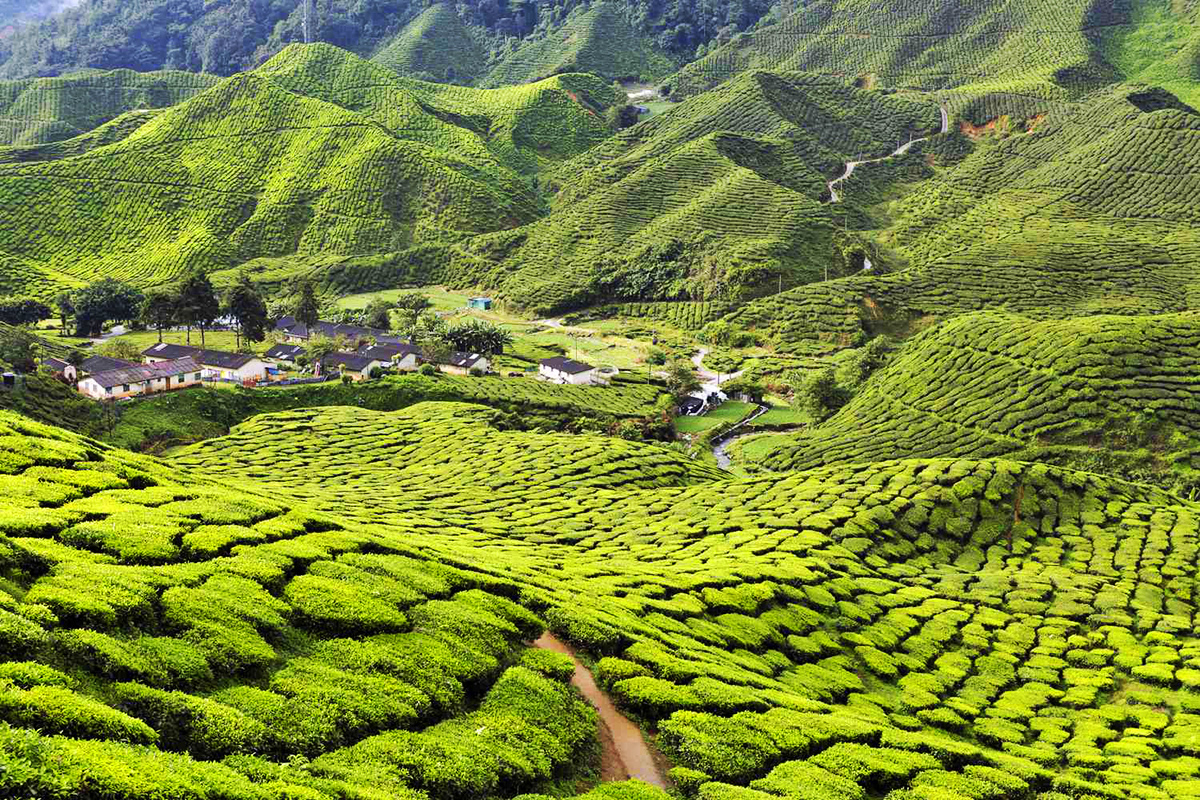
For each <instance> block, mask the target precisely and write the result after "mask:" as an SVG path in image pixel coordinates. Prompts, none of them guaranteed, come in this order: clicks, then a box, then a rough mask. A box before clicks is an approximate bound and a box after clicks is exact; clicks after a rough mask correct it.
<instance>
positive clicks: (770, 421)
mask: <svg viewBox="0 0 1200 800" xmlns="http://www.w3.org/2000/svg"><path fill="white" fill-rule="evenodd" d="M811 421H812V419H811V418H810V417H809V416H808V414H806V413H804V412H803V411H798V410H796V409H794V408H772V409H771V410H770V411H768V412H767V413H765V414H763V415H762V416H761V417H759V418H758V419H756V420H754V421H753V422H751V423H750V427H751V428H759V427H763V428H767V427H777V426H780V425H804V424H806V423H808V422H811Z"/></svg>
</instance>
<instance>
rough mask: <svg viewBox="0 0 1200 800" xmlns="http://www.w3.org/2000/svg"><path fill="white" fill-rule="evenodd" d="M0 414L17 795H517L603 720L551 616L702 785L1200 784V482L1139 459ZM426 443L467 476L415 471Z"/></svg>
mask: <svg viewBox="0 0 1200 800" xmlns="http://www.w3.org/2000/svg"><path fill="white" fill-rule="evenodd" d="M0 425H3V427H4V432H3V436H0V448H2V450H3V453H4V457H3V461H2V462H0V463H2V464H3V465H4V466H3V469H4V470H5V471H6V472H7V473H8V474H7V476H6V477H5V480H4V482H3V490H2V492H3V494H2V496H3V503H2V504H0V530H2V531H3V534H0V545H2V547H0V562H2V564H3V568H4V571H5V572H4V575H5V583H4V584H3V591H4V594H3V597H4V598H7V599H3V600H0V603H2V604H3V607H2V608H0V620H3V622H4V624H3V627H0V631H2V634H0V635H2V639H0V641H3V643H4V644H3V648H4V649H3V653H4V655H3V662H0V696H2V697H3V702H2V703H0V719H2V720H3V721H5V722H7V723H8V724H9V725H12V726H15V727H12V728H0V731H2V732H0V742H2V743H3V748H4V749H3V752H5V753H6V757H8V758H13V757H16V758H20V759H23V760H24V761H23V762H22V763H30V764H32V765H34V769H33V770H32V771H29V770H27V771H25V772H12V771H10V772H7V773H4V774H3V776H2V777H0V781H7V783H3V784H0V785H2V786H3V788H4V790H5V791H6V792H13V791H24V792H27V793H32V792H33V791H35V790H36V789H40V788H41V785H40V784H39V783H38V781H41V780H42V778H43V776H46V775H47V774H52V775H55V776H56V778H57V779H58V780H60V781H61V785H62V786H63V792H64V793H65V795H66V796H82V793H83V792H84V791H87V792H91V793H93V794H102V795H103V796H106V797H113V798H127V797H134V796H145V795H146V794H159V795H162V796H167V795H170V796H172V797H201V796H209V795H210V794H211V792H212V791H214V788H215V787H220V790H221V792H222V794H223V796H225V797H230V798H265V797H268V796H275V795H277V794H278V793H280V792H290V793H291V794H293V795H303V796H305V797H312V798H319V797H345V796H361V797H382V796H389V797H411V798H414V800H415V798H430V799H431V800H432V798H437V799H438V800H453V798H459V797H465V796H472V797H496V798H500V797H504V798H507V797H513V796H514V795H518V794H520V793H521V792H526V791H534V792H537V791H539V790H542V789H545V788H548V784H547V781H549V780H551V779H559V780H561V779H563V778H564V777H566V776H569V775H572V770H571V766H572V764H573V763H575V762H577V761H581V760H585V759H586V756H585V755H584V754H585V753H587V752H588V747H589V742H592V741H594V737H595V735H596V723H595V717H594V715H593V713H592V712H591V711H590V710H589V708H588V707H587V706H586V705H584V704H582V703H580V701H578V700H577V699H575V697H574V696H573V695H572V694H571V693H570V692H568V691H567V690H566V689H565V687H564V686H563V684H562V683H561V681H562V680H564V679H565V676H566V675H567V674H568V673H569V668H567V667H566V665H565V664H564V662H562V661H561V660H558V659H555V658H551V657H549V656H546V655H544V654H535V653H534V652H532V651H530V650H528V649H527V645H526V644H525V643H526V642H528V641H530V640H531V639H532V638H534V637H536V636H537V635H538V633H539V632H540V631H541V630H542V629H543V626H548V627H549V628H550V629H551V630H552V631H554V632H555V633H556V634H558V635H559V636H560V637H562V638H564V639H566V640H568V641H570V642H572V643H573V644H574V645H575V646H576V647H578V648H580V649H581V650H583V651H584V652H585V653H586V654H587V655H589V656H590V657H591V658H593V659H595V667H594V670H595V674H596V676H597V679H598V681H599V682H600V683H601V684H602V685H603V686H605V687H607V688H608V690H609V691H610V692H611V694H612V696H613V697H614V698H615V699H616V700H617V702H618V703H619V705H620V706H621V707H622V708H624V709H625V710H626V711H627V712H628V713H632V714H634V715H636V716H638V717H639V718H641V719H643V720H645V721H646V722H647V724H648V725H649V727H650V729H651V730H653V731H654V732H655V736H654V740H655V742H656V744H657V746H658V747H659V748H661V749H662V751H663V752H664V754H665V755H666V756H667V758H668V759H669V760H670V762H671V763H672V764H673V765H675V767H676V768H675V769H674V770H673V771H672V773H671V774H672V777H673V778H674V780H675V781H676V782H677V783H678V785H679V786H680V787H681V788H682V789H683V790H684V792H685V793H686V794H688V795H689V796H692V795H698V796H699V797H702V798H717V799H718V800H720V799H723V798H738V799H739V800H742V799H745V798H749V799H751V800H770V798H779V797H783V798H793V797H805V798H814V799H815V800H835V799H838V800H840V799H841V798H846V797H855V798H867V797H871V796H882V795H887V794H888V793H889V792H894V794H891V795H890V796H891V797H892V800H900V798H904V800H908V799H909V798H914V797H916V798H942V797H960V796H961V797H1002V796H1003V797H1028V798H1034V799H1035V800H1059V798H1061V797H1062V796H1064V795H1065V796H1068V797H1086V796H1097V797H1106V798H1107V797H1111V798H1126V797H1129V798H1134V797H1137V798H1173V797H1181V796H1187V791H1188V789H1189V787H1191V786H1193V785H1195V783H1196V781H1197V769H1198V766H1197V765H1198V764H1200V761H1198V760H1197V758H1196V756H1197V755H1198V754H1197V752H1196V731H1197V719H1198V716H1200V701H1197V695H1196V694H1195V688H1196V687H1197V686H1198V685H1200V661H1198V659H1200V649H1198V648H1200V643H1198V642H1197V641H1196V640H1195V638H1194V635H1193V633H1194V630H1193V628H1194V615H1195V608H1194V600H1193V598H1192V586H1193V584H1194V583H1195V579H1196V574H1195V571H1196V561H1195V552H1196V546H1197V545H1196V540H1197V524H1198V523H1197V519H1198V515H1200V506H1197V505H1196V504H1193V503H1190V502H1187V501H1184V500H1181V499H1179V498H1177V497H1173V496H1170V495H1167V494H1164V493H1162V492H1159V491H1157V490H1154V489H1150V488H1147V487H1144V486H1137V485H1133V484H1127V483H1122V482H1119V481H1114V480H1111V479H1106V478H1102V477H1099V476H1096V475H1091V474H1086V473H1078V472H1072V471H1068V470H1061V469H1056V468H1052V467H1048V466H1044V465H1030V464H1023V463H1018V462H1010V461H1004V460H982V461H981V460H961V459H960V460H936V459H933V460H931V459H919V460H909V461H894V462H877V463H875V464H870V465H861V464H860V465H854V466H842V467H837V468H830V469H824V470H818V471H811V472H806V473H794V474H788V475H780V476H774V477H763V478H755V479H751V480H739V481H733V480H727V479H710V478H711V477H712V476H711V475H710V474H708V473H707V472H706V470H705V469H703V468H700V469H697V468H695V467H693V466H692V465H691V464H690V463H689V462H688V461H687V459H684V458H683V457H682V456H675V455H672V454H669V453H667V452H666V451H663V450H659V449H657V448H654V447H651V446H647V445H635V444H628V443H627V444H625V445H621V447H622V448H623V449H622V450H621V451H619V452H611V451H610V452H607V453H606V451H605V449H604V448H598V449H592V447H591V445H592V442H591V441H590V440H589V439H587V437H583V438H578V437H570V438H558V437H554V436H545V435H539V434H519V433H508V434H503V433H500V432H498V431H494V430H491V429H490V428H489V426H488V423H487V420H486V417H485V416H484V415H482V412H478V411H475V410H473V409H471V408H469V407H462V406H442V405H439V404H427V405H425V406H421V407H414V408H411V409H408V410H407V411H405V412H402V413H401V414H398V415H394V416H390V418H389V415H380V414H378V413H375V412H366V411H361V410H356V409H350V408H346V409H329V410H326V411H321V412H305V413H300V414H291V415H284V416H278V417H273V418H263V419H262V420H259V421H257V422H255V423H252V424H251V425H249V426H247V427H245V428H243V429H241V430H239V431H238V432H237V433H236V434H235V435H234V436H232V437H229V438H227V439H223V440H215V441H213V442H211V443H209V444H208V445H202V446H199V447H197V448H193V449H191V450H189V451H188V452H187V453H185V454H184V455H182V456H181V457H180V459H179V460H178V461H176V462H173V463H170V464H164V463H160V462H156V461H153V460H151V459H148V458H143V457H135V456H132V455H129V454H122V453H120V452H118V451H110V450H106V449H104V448H103V447H101V446H99V445H96V444H95V443H92V442H89V441H87V440H84V439H80V438H78V437H76V436H74V435H71V434H67V433H64V432H61V431H57V430H55V429H51V428H47V427H44V426H40V425H37V424H35V423H31V422H28V421H24V420H21V419H20V418H17V417H14V416H11V415H7V414H4V413H0ZM448 426H449V428H452V429H453V433H452V434H451V433H448V432H447V427H448ZM448 441H453V442H454V444H455V446H460V445H461V446H462V447H463V449H464V451H465V452H467V453H469V452H478V453H479V454H480V457H481V458H486V459H489V463H490V465H489V467H488V468H487V469H478V470H454V469H449V470H437V469H435V468H434V466H433V463H434V462H433V460H432V459H431V457H430V455H429V454H430V453H432V452H433V451H434V450H440V451H441V453H443V454H445V453H448V452H451V450H452V448H449V447H447V446H446V442H448ZM331 445H332V447H331ZM477 448H478V449H477ZM573 450H577V451H579V452H580V453H582V454H583V455H582V457H579V458H576V457H573V456H572V451H573ZM267 453H276V454H278V457H279V458H278V461H277V462H275V464H274V466H272V465H271V464H269V463H267V462H266V461H264V455H265V454H267ZM360 453H370V458H369V459H368V458H361V457H359V455H358V454H360ZM464 457H465V456H464ZM371 461H373V462H374V463H373V464H370V465H369V466H368V464H369V462H371ZM198 467H202V468H203V469H204V470H205V471H206V472H209V471H211V472H212V473H213V474H212V475H211V476H209V477H203V478H202V477H199V473H198V472H197V471H196V470H197V468H198ZM217 470H219V471H220V475H219V477H218V476H217V475H216V474H215V473H216V471H217ZM397 471H399V472H400V473H402V474H403V476H404V479H403V480H402V481H399V482H397V481H394V480H393V481H391V482H389V483H387V484H386V486H385V484H384V483H381V482H380V480H381V477H382V476H383V475H385V474H388V473H391V474H395V473H396V472H397ZM448 478H450V479H451V480H449V481H448V480H447V479H448ZM650 484H656V486H655V487H654V488H647V487H649V486H650ZM687 484H691V485H687ZM235 486H236V488H234V487H235ZM517 486H519V487H520V491H517V490H516V487H517ZM390 487H395V488H393V489H391V490H390V491H389V488H390ZM509 487H512V488H511V489H510V488H509ZM367 497H370V498H371V503H370V504H369V505H368V504H365V503H364V498H367ZM301 498H304V499H301ZM317 506H320V507H321V508H322V509H323V511H322V512H321V513H316V512H314V511H310V510H306V509H310V508H315V507H317ZM288 509H291V510H288ZM368 598H369V599H368ZM19 728H32V729H33V730H35V731H37V733H36V734H35V733H27V732H22V731H20V730H18V729H19ZM127 743H135V744H140V745H144V746H130V745H129V744H127ZM14 754H16V755H15V756H14ZM301 755H303V756H305V757H306V759H308V760H304V759H298V758H294V757H293V756H301ZM37 765H46V766H47V767H48V768H49V769H50V771H51V772H50V773H45V772H38V771H37V769H36V767H37ZM13 781H22V783H17V784H14V783H13ZM84 787H86V790H85V788H84ZM797 787H803V790H802V791H803V794H797V792H798V791H800V790H798V789H797ZM593 796H594V797H601V796H603V797H609V798H618V800H620V799H622V798H623V799H624V800H631V799H632V798H638V799H639V800H642V799H643V798H644V799H645V800H651V799H654V800H657V799H658V798H665V797H666V795H665V794H661V793H658V792H657V791H656V790H650V789H648V788H644V787H643V788H638V787H634V786H621V785H612V786H609V787H607V788H606V789H605V790H604V792H603V793H601V794H597V795H593Z"/></svg>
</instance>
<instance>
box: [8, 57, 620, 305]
mask: <svg viewBox="0 0 1200 800" xmlns="http://www.w3.org/2000/svg"><path fill="white" fill-rule="evenodd" d="M589 80H590V79H587V78H579V79H575V80H572V79H571V78H569V77H568V78H555V79H552V80H551V81H548V82H546V83H543V84H536V85H533V86H528V87H521V88H515V89H509V90H496V91H495V92H490V93H489V92H481V91H479V90H467V89H458V88H455V87H435V86H432V85H426V86H422V85H421V84H418V83H415V82H405V81H403V79H400V78H397V77H396V76H395V75H394V74H393V73H391V72H389V71H387V70H385V69H383V68H380V67H377V66H374V65H371V64H370V63H369V62H366V61H363V60H361V59H357V58H355V57H354V56H351V55H350V54H348V53H344V52H343V51H338V50H336V49H335V48H330V47H326V46H322V45H317V46H312V47H307V48H304V47H297V48H293V49H292V50H289V51H286V52H284V53H283V54H281V55H280V56H278V57H277V58H276V59H274V60H272V61H271V62H269V63H268V64H266V65H264V67H263V68H262V69H261V70H259V71H256V72H253V73H246V74H242V75H239V76H236V77H234V78H230V79H227V80H224V81H222V82H220V83H218V84H217V85H215V86H213V87H212V88H211V89H208V90H207V91H205V92H203V93H201V94H198V95H196V96H195V97H192V98H190V99H188V100H186V101H184V102H182V103H179V104H178V105H175V106H173V107H171V108H170V109H168V110H166V111H163V112H161V113H159V114H157V115H155V116H154V117H153V118H152V119H151V120H150V121H148V122H146V123H145V124H144V125H141V126H139V127H137V128H136V130H133V131H131V132H129V133H128V134H127V135H124V138H120V139H119V140H117V141H114V142H113V143H112V144H108V145H106V146H101V147H94V148H91V149H88V148H87V147H79V148H78V149H79V151H80V152H81V155H78V156H75V157H71V158H63V159H57V160H46V161H41V162H39V163H14V164H9V165H6V166H0V205H2V206H3V207H4V209H5V212H6V215H7V217H8V220H9V224H8V225H6V226H5V227H4V231H3V232H0V262H2V263H3V264H4V265H5V266H4V270H3V282H2V283H0V285H2V286H3V287H4V288H5V289H6V290H9V291H17V292H20V291H24V292H35V293H37V294H40V295H42V296H50V295H52V294H53V293H54V291H56V288H57V287H61V286H64V285H65V286H71V285H78V284H80V283H82V282H84V281H86V280H89V279H91V278H93V277H96V276H99V275H111V276H115V277H119V278H122V279H125V280H129V281H132V282H134V283H136V284H138V285H141V286H148V285H154V284H157V283H162V282H165V281H168V280H171V279H173V278H175V277H177V276H178V275H180V274H182V273H183V271H185V270H187V269H189V268H192V267H196V266H200V267H204V268H206V269H218V268H222V267H232V266H236V265H237V264H240V263H242V262H244V261H248V260H250V259H252V258H255V257H262V256H281V255H289V254H296V253H299V254H304V253H322V254H335V255H336V254H355V253H375V252H386V251H392V250H400V249H404V248H407V247H411V246H413V245H418V244H421V243H423V242H443V241H453V240H455V239H459V238H462V237H464V236H467V235H470V234H475V233H480V232H484V231H490V230H500V229H505V228H510V227H513V226H515V225H519V224H521V223H524V222H529V221H532V220H533V219H534V218H535V217H536V216H537V213H538V208H537V200H536V198H535V196H534V195H533V193H532V192H531V190H530V188H529V186H528V184H527V183H526V181H525V180H524V178H523V177H522V176H521V175H520V174H519V172H520V171H525V170H536V169H537V168H538V167H539V165H541V164H544V163H552V162H553V161H554V160H556V159H560V158H563V157H566V156H568V155H574V154H575V153H577V152H579V151H580V150H582V149H584V148H586V147H587V146H588V145H590V144H593V143H595V142H596V141H598V140H599V139H600V138H602V137H603V136H604V135H605V129H604V127H603V125H602V124H601V123H600V122H599V120H598V119H597V118H596V117H595V115H594V114H593V112H592V111H590V110H589V109H587V108H585V107H583V105H582V104H581V103H580V102H577V100H575V99H572V98H573V96H574V97H578V96H579V94H587V93H586V92H585V91H584V90H583V89H582V88H581V87H582V86H592V85H593V83H595V82H594V81H593V82H592V83H589ZM567 86H571V87H572V88H574V89H575V91H571V90H569V89H567V88H566V87H567ZM609 93H611V90H610V89H609V88H608V87H607V86H606V85H604V84H603V83H599V84H598V85H596V86H595V87H594V88H593V91H592V93H591V94H588V96H589V97H590V98H591V99H592V102H596V103H602V102H603V99H604V98H606V97H607V96H608V94H609ZM599 107H600V108H602V107H603V106H602V105H600V106H599ZM543 136H544V137H545V138H546V140H547V141H553V142H554V145H553V146H552V147H539V141H540V138H541V137H543ZM60 146H61V147H62V148H69V147H71V146H72V143H71V142H67V143H63V144H62V145H60ZM81 186H96V187H100V188H99V190H98V191H95V192H89V193H82V192H80V191H79V187H81ZM367 186H369V187H372V190H371V191H370V192H364V191H363V187H367ZM48 206H52V207H54V209H55V213H54V215H53V216H52V217H49V218H47V217H46V216H45V215H44V214H43V213H41V211H40V209H42V208H45V207H48ZM35 229H36V230H37V231H38V232H39V233H38V236H36V237H31V236H30V235H29V232H30V231H32V230H35ZM101 243H103V246H101Z"/></svg>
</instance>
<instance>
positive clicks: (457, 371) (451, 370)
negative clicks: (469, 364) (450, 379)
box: [438, 364, 468, 375]
mask: <svg viewBox="0 0 1200 800" xmlns="http://www.w3.org/2000/svg"><path fill="white" fill-rule="evenodd" d="M438 369H439V370H441V371H442V372H444V373H446V374H447V375H466V374H468V370H465V369H463V368H462V367H455V366H452V365H450V364H438Z"/></svg>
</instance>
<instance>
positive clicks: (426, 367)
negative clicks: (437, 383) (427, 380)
mask: <svg viewBox="0 0 1200 800" xmlns="http://www.w3.org/2000/svg"><path fill="white" fill-rule="evenodd" d="M419 372H420V373H421V374H422V375H425V376H428V377H433V376H435V375H437V374H438V368H437V367H435V366H434V365H433V364H422V365H421V368H420V370H419Z"/></svg>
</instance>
